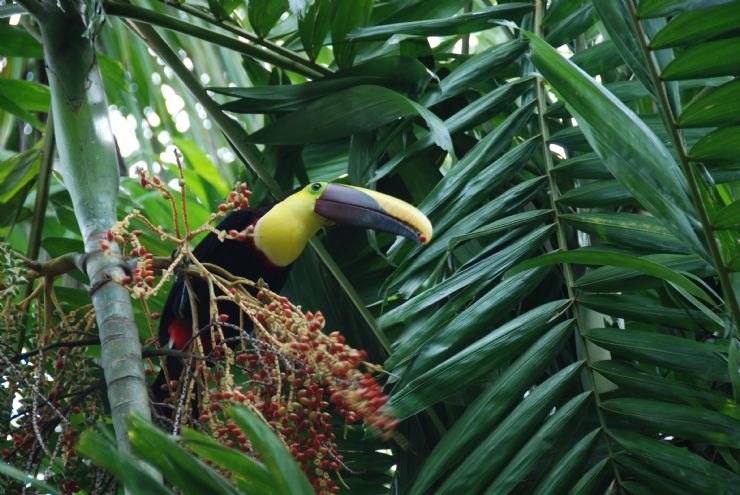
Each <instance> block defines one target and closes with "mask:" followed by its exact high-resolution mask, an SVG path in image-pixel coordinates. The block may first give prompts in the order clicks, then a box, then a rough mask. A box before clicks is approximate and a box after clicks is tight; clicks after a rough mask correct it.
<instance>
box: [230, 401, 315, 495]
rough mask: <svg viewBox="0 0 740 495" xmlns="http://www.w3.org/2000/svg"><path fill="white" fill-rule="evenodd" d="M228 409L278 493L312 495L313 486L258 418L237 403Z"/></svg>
mask: <svg viewBox="0 0 740 495" xmlns="http://www.w3.org/2000/svg"><path fill="white" fill-rule="evenodd" d="M227 412H228V414H229V416H231V419H233V420H234V422H235V423H236V424H237V425H238V426H239V428H241V429H242V431H244V433H245V434H246V435H247V437H248V438H249V441H250V442H251V443H252V445H253V446H254V448H255V450H256V451H257V453H258V454H259V456H260V459H261V460H262V462H263V463H264V464H265V466H266V467H267V470H268V471H269V472H270V474H271V475H272V479H273V483H274V487H275V491H276V492H277V493H282V494H284V495H313V493H314V491H313V488H311V485H310V484H309V483H308V480H307V479H306V476H305V475H304V474H303V471H301V469H300V467H298V464H297V463H296V461H295V460H294V459H293V457H292V456H291V455H290V452H288V449H287V448H286V447H285V445H284V444H283V443H282V442H281V441H280V439H279V438H278V437H277V435H275V433H274V432H273V431H272V430H270V428H269V427H268V426H267V425H266V424H265V423H264V422H263V421H262V420H261V419H259V418H257V417H256V416H255V415H254V413H252V412H251V411H249V410H248V409H247V408H246V407H244V406H242V405H237V406H235V407H233V408H231V409H229V410H228V411H227Z"/></svg>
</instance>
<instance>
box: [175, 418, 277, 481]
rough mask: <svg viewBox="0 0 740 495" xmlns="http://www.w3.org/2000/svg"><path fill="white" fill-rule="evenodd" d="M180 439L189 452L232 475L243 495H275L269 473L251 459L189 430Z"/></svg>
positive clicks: (184, 431)
mask: <svg viewBox="0 0 740 495" xmlns="http://www.w3.org/2000/svg"><path fill="white" fill-rule="evenodd" d="M182 438H183V443H184V444H185V445H186V446H187V447H188V448H189V449H190V450H192V451H193V452H195V453H196V454H198V455H199V456H201V457H202V458H204V459H208V460H210V461H212V462H213V463H214V464H216V465H217V466H220V467H222V468H224V469H227V470H228V471H230V472H231V473H233V475H234V477H235V481H236V483H237V485H238V486H239V488H240V490H241V491H243V492H244V493H247V494H250V493H253V494H260V493H264V494H265V495H270V494H273V493H275V492H274V491H273V490H272V485H273V480H272V477H271V476H270V473H269V472H268V471H267V469H266V468H265V466H263V465H262V464H261V463H259V462H257V461H256V460H254V459H253V458H251V457H249V456H247V455H245V454H242V453H241V452H239V451H238V450H236V449H234V448H229V447H226V446H225V445H222V444H220V443H219V442H217V441H216V440H214V439H212V438H210V437H208V436H206V435H204V434H202V433H198V432H197V431H195V430H191V429H190V428H185V429H184V430H183V432H182Z"/></svg>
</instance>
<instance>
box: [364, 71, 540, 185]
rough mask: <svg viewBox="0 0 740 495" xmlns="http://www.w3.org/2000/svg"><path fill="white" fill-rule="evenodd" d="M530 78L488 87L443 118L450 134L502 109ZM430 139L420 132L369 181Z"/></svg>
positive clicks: (401, 160) (410, 154) (375, 179)
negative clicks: (492, 87) (489, 89)
mask: <svg viewBox="0 0 740 495" xmlns="http://www.w3.org/2000/svg"><path fill="white" fill-rule="evenodd" d="M531 82H532V79H529V78H528V79H520V80H518V81H515V82H513V83H509V84H506V85H504V86H501V87H500V88H498V89H495V90H494V91H491V92H490V93H488V94H486V95H485V96H482V97H480V98H478V99H477V100H475V101H474V102H472V103H470V104H469V105H467V106H466V107H465V108H463V109H462V110H460V111H459V112H457V113H455V114H454V115H453V116H452V117H450V118H448V119H447V120H445V126H446V127H447V128H448V129H449V131H450V134H456V133H458V132H461V131H462V132H464V131H467V130H468V129H471V128H472V127H475V126H476V125H478V124H481V123H483V122H485V121H486V120H488V119H489V118H490V117H491V116H493V115H494V114H496V113H497V112H499V111H501V110H502V109H503V108H505V107H506V106H507V105H509V104H510V103H512V102H513V101H514V100H515V99H516V98H518V97H519V96H520V95H521V94H522V93H523V92H524V91H526V90H527V89H528V87H529V84H531ZM433 143H434V140H433V139H432V137H431V136H430V135H428V134H423V135H421V136H420V137H419V140H418V141H416V142H415V143H413V144H412V145H410V146H407V147H406V148H405V149H404V150H403V151H402V152H401V153H398V154H397V155H396V156H394V157H393V158H391V159H390V160H388V162H386V163H385V164H383V166H382V167H380V168H379V169H378V170H377V171H376V172H375V176H374V177H373V178H372V180H370V183H374V182H377V181H378V180H380V179H382V178H383V177H385V176H386V175H389V174H390V173H392V172H395V171H396V169H397V168H398V167H399V166H400V165H401V164H403V163H405V162H406V161H408V160H409V159H410V158H412V157H414V156H416V155H418V154H419V153H420V152H422V151H424V150H425V149H427V148H428V147H430V146H431V145H432V144H433Z"/></svg>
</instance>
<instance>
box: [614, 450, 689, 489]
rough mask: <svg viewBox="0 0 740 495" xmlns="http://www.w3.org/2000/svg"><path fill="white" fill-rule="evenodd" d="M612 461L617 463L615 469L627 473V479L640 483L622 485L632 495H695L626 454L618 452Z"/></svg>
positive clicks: (683, 486) (630, 482) (633, 482)
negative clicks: (666, 494) (637, 480)
mask: <svg viewBox="0 0 740 495" xmlns="http://www.w3.org/2000/svg"><path fill="white" fill-rule="evenodd" d="M613 460H614V461H616V462H617V463H619V466H618V467H617V468H618V469H620V470H621V471H623V472H624V471H626V472H627V473H629V477H630V478H632V479H634V478H635V477H637V479H639V480H640V483H637V482H635V481H625V482H624V483H623V486H624V488H625V489H626V490H627V491H628V492H629V493H632V494H634V495H654V494H655V493H670V494H671V495H696V494H695V493H694V492H693V491H692V490H689V489H688V488H687V487H686V486H685V485H682V484H679V483H676V482H675V481H673V480H671V479H670V478H667V477H665V476H663V475H662V474H660V473H658V472H656V471H655V470H654V469H650V468H649V467H647V466H645V464H644V463H641V462H639V461H637V460H636V459H635V458H634V457H632V456H630V455H628V454H627V453H626V452H619V453H617V454H615V455H614V456H613Z"/></svg>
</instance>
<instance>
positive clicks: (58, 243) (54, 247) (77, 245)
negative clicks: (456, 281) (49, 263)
mask: <svg viewBox="0 0 740 495" xmlns="http://www.w3.org/2000/svg"><path fill="white" fill-rule="evenodd" d="M41 246H42V247H43V248H44V250H45V251H46V252H47V253H49V256H51V257H52V258H57V257H59V256H62V255H64V254H67V253H84V252H85V245H84V244H83V242H82V240H81V239H70V238H68V237H44V238H43V239H42V240H41Z"/></svg>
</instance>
